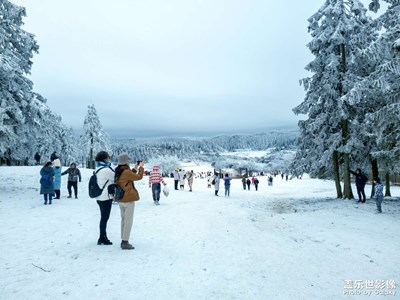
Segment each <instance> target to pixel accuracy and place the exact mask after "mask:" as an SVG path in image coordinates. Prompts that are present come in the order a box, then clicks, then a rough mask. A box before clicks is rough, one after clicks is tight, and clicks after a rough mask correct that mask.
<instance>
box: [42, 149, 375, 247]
mask: <svg viewBox="0 0 400 300" xmlns="http://www.w3.org/2000/svg"><path fill="white" fill-rule="evenodd" d="M95 162H96V174H97V183H98V185H99V186H101V187H103V189H102V193H101V195H99V196H98V197H96V202H97V204H98V206H99V210H100V222H99V238H98V241H97V244H98V245H112V242H111V241H110V240H109V239H108V237H107V222H108V220H109V217H110V212H111V208H112V202H113V198H112V196H111V195H110V194H109V193H108V186H110V185H111V184H117V185H118V186H120V187H121V188H122V189H123V191H124V194H123V197H122V198H121V199H120V200H118V204H119V208H120V214H121V244H120V246H121V249H123V250H131V249H134V246H133V245H131V244H130V243H129V238H130V234H131V229H132V224H133V215H134V210H135V202H136V201H138V200H139V199H140V197H139V192H138V190H137V189H136V188H135V184H134V182H135V181H139V180H141V179H142V178H143V175H144V163H143V161H137V163H136V165H135V166H134V167H133V168H132V169H131V168H130V166H129V165H130V163H131V162H132V159H131V157H130V156H129V155H128V154H127V153H122V154H120V155H119V156H118V162H117V167H116V168H115V170H114V169H113V168H112V167H111V160H110V155H109V154H108V153H107V152H106V151H100V152H99V153H97V155H96V157H95ZM350 172H351V173H352V174H353V175H355V177H356V187H357V193H358V197H359V201H358V202H360V203H365V200H366V197H365V191H364V188H365V185H366V183H367V182H368V177H367V176H366V175H365V174H364V173H362V172H361V169H356V170H355V171H350ZM40 175H41V178H40V185H41V187H40V194H42V195H43V199H44V204H45V205H47V204H52V200H53V199H60V187H61V176H62V175H68V185H67V190H68V198H71V197H72V189H73V190H74V195H75V198H78V181H79V182H81V180H82V178H81V173H80V170H79V169H78V168H77V166H76V164H75V163H71V164H70V166H69V168H68V169H67V170H65V171H64V172H62V166H61V161H60V158H59V157H58V155H57V153H56V152H54V153H53V154H52V155H51V160H50V161H48V162H46V163H45V164H44V166H43V167H42V168H41V170H40ZM194 177H195V174H194V172H193V170H191V171H189V172H185V171H184V170H182V169H180V168H176V169H175V171H174V187H175V190H178V185H179V188H180V190H184V186H185V180H186V179H187V181H188V185H189V191H190V192H192V189H193V180H194ZM211 178H212V179H211ZM270 178H272V176H269V177H268V182H270ZM210 179H211V182H210ZM221 181H223V184H224V188H225V197H230V188H231V181H232V177H231V176H230V175H229V174H228V173H225V174H223V175H222V174H219V173H215V175H214V176H213V177H211V176H209V177H208V178H207V182H208V185H209V186H211V185H213V186H214V190H215V196H219V195H218V192H219V189H220V185H221ZM373 182H374V184H375V194H374V197H375V199H376V205H377V211H378V212H382V207H381V204H382V200H383V184H382V183H381V180H380V178H379V177H375V178H374V179H373ZM161 184H162V185H163V186H164V189H163V192H164V194H165V195H166V196H167V195H168V192H169V190H168V188H167V187H166V185H167V183H166V182H165V181H164V178H163V176H162V173H161V172H160V168H159V166H153V170H152V172H151V173H150V175H149V182H148V185H149V188H151V190H152V196H153V201H154V204H155V205H159V201H160V195H161ZM242 184H243V189H244V190H246V188H247V189H248V190H250V186H251V185H252V184H253V185H254V187H255V190H256V191H257V190H258V185H259V180H258V179H257V177H255V176H253V177H252V178H251V179H250V178H248V177H247V176H243V177H242ZM54 196H55V197H54ZM53 197H54V198H53Z"/></svg>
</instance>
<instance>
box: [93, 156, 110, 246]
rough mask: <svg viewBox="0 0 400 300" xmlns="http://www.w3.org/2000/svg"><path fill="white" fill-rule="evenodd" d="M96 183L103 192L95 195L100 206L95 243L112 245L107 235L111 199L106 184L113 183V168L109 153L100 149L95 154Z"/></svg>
mask: <svg viewBox="0 0 400 300" xmlns="http://www.w3.org/2000/svg"><path fill="white" fill-rule="evenodd" d="M95 160H96V176H97V184H98V185H99V187H101V188H102V187H103V186H104V189H103V192H102V193H101V195H100V196H98V197H96V200H97V204H98V205H99V208H100V236H99V239H98V240H97V245H112V243H111V241H110V240H109V239H108V237H107V222H108V219H109V218H110V213H111V205H112V202H113V200H112V199H110V196H109V195H108V186H109V185H110V184H112V183H114V170H113V169H112V168H111V162H110V155H109V154H108V153H107V152H106V151H100V152H99V153H97V155H96V158H95Z"/></svg>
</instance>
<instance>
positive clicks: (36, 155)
mask: <svg viewBox="0 0 400 300" xmlns="http://www.w3.org/2000/svg"><path fill="white" fill-rule="evenodd" d="M34 159H35V161H36V165H37V166H38V165H40V154H39V152H36V154H35V156H34Z"/></svg>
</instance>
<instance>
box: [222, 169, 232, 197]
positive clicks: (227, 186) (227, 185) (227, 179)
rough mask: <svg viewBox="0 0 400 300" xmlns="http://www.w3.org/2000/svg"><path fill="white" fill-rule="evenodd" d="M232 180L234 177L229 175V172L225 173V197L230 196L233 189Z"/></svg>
mask: <svg viewBox="0 0 400 300" xmlns="http://www.w3.org/2000/svg"><path fill="white" fill-rule="evenodd" d="M231 180H232V178H231V177H230V176H229V174H228V173H226V174H225V177H224V186H225V197H226V196H228V197H229V196H230V191H231Z"/></svg>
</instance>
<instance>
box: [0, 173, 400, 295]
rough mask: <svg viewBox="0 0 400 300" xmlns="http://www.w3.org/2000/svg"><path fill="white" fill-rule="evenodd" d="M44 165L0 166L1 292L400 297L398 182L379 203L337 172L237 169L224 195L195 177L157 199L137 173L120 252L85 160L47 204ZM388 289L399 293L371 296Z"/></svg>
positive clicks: (113, 220)
mask: <svg viewBox="0 0 400 300" xmlns="http://www.w3.org/2000/svg"><path fill="white" fill-rule="evenodd" d="M39 170H40V167H0V195H1V197H0V224H1V226H0V245H1V246H0V249H1V256H0V270H1V271H0V299H2V300H14V299H18V300H22V299H38V300H43V299H399V297H400V296H399V292H400V291H398V288H397V287H396V288H393V286H392V285H391V284H393V283H394V282H395V283H396V284H398V283H399V281H400V276H399V275H400V268H399V264H400V255H399V249H400V239H399V232H400V222H399V216H400V199H399V194H400V188H398V187H393V189H392V194H393V195H394V197H392V198H385V199H384V203H383V213H382V214H375V213H374V211H375V204H374V201H373V200H371V199H368V200H367V203H366V204H357V203H356V202H355V201H354V200H351V201H350V200H339V199H334V196H335V190H334V184H333V182H332V181H322V180H314V179H308V178H304V179H302V180H297V179H294V180H289V181H285V180H282V179H281V178H280V177H276V178H275V180H274V185H273V186H272V187H269V186H267V184H266V178H265V177H259V179H260V188H259V191H257V192H256V191H255V190H254V189H253V187H252V190H251V191H247V190H246V191H244V190H243V188H242V185H241V182H240V181H239V180H234V181H233V183H232V188H231V197H229V198H228V197H224V196H223V195H224V190H223V188H222V189H221V190H220V195H221V196H220V197H215V196H214V190H213V189H209V188H207V184H206V181H205V179H201V180H200V179H197V180H195V182H194V191H193V192H192V193H190V192H189V191H188V190H187V188H186V190H185V191H175V190H172V191H171V193H170V195H169V197H168V198H165V197H163V198H162V199H161V201H160V203H161V205H160V206H154V205H153V201H152V200H151V191H150V189H149V188H148V186H147V180H148V179H147V177H146V178H145V179H144V180H143V181H141V182H140V183H138V184H137V188H138V190H139V192H140V195H141V200H140V201H139V202H137V205H136V210H135V217H134V225H133V230H132V235H131V240H130V241H131V243H132V244H133V245H134V246H135V247H136V248H135V250H133V251H122V250H121V249H120V248H119V244H120V239H119V236H120V229H119V223H120V216H119V207H118V205H117V204H115V205H113V208H112V211H111V217H110V220H109V223H108V236H109V238H110V240H111V241H112V242H114V245H112V246H98V245H97V244H96V242H97V238H98V222H99V209H98V206H97V204H96V202H95V200H93V199H90V198H89V197H88V196H87V182H88V178H89V176H90V174H91V171H90V170H86V169H81V171H82V173H83V181H82V183H81V184H80V185H79V189H80V191H79V199H67V198H66V195H67V192H66V183H67V182H66V179H67V178H66V177H65V176H64V177H63V178H62V179H63V182H62V191H61V192H62V199H61V200H54V204H53V205H51V206H49V205H47V206H45V205H43V201H42V197H41V196H40V195H39V176H38V174H39ZM166 180H167V182H168V184H169V186H170V188H172V187H173V183H172V179H170V178H168V179H166ZM353 192H355V189H353ZM366 193H367V194H369V193H370V186H367V188H366ZM392 280H394V282H393V281H392ZM388 283H389V286H387V284H388ZM360 284H361V286H360ZM382 284H385V285H384V286H382ZM369 292H371V296H367V295H365V293H369ZM389 292H391V293H396V295H395V296H387V297H384V296H382V295H378V296H377V295H376V293H389ZM345 293H354V294H359V293H361V295H356V296H349V295H345Z"/></svg>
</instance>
